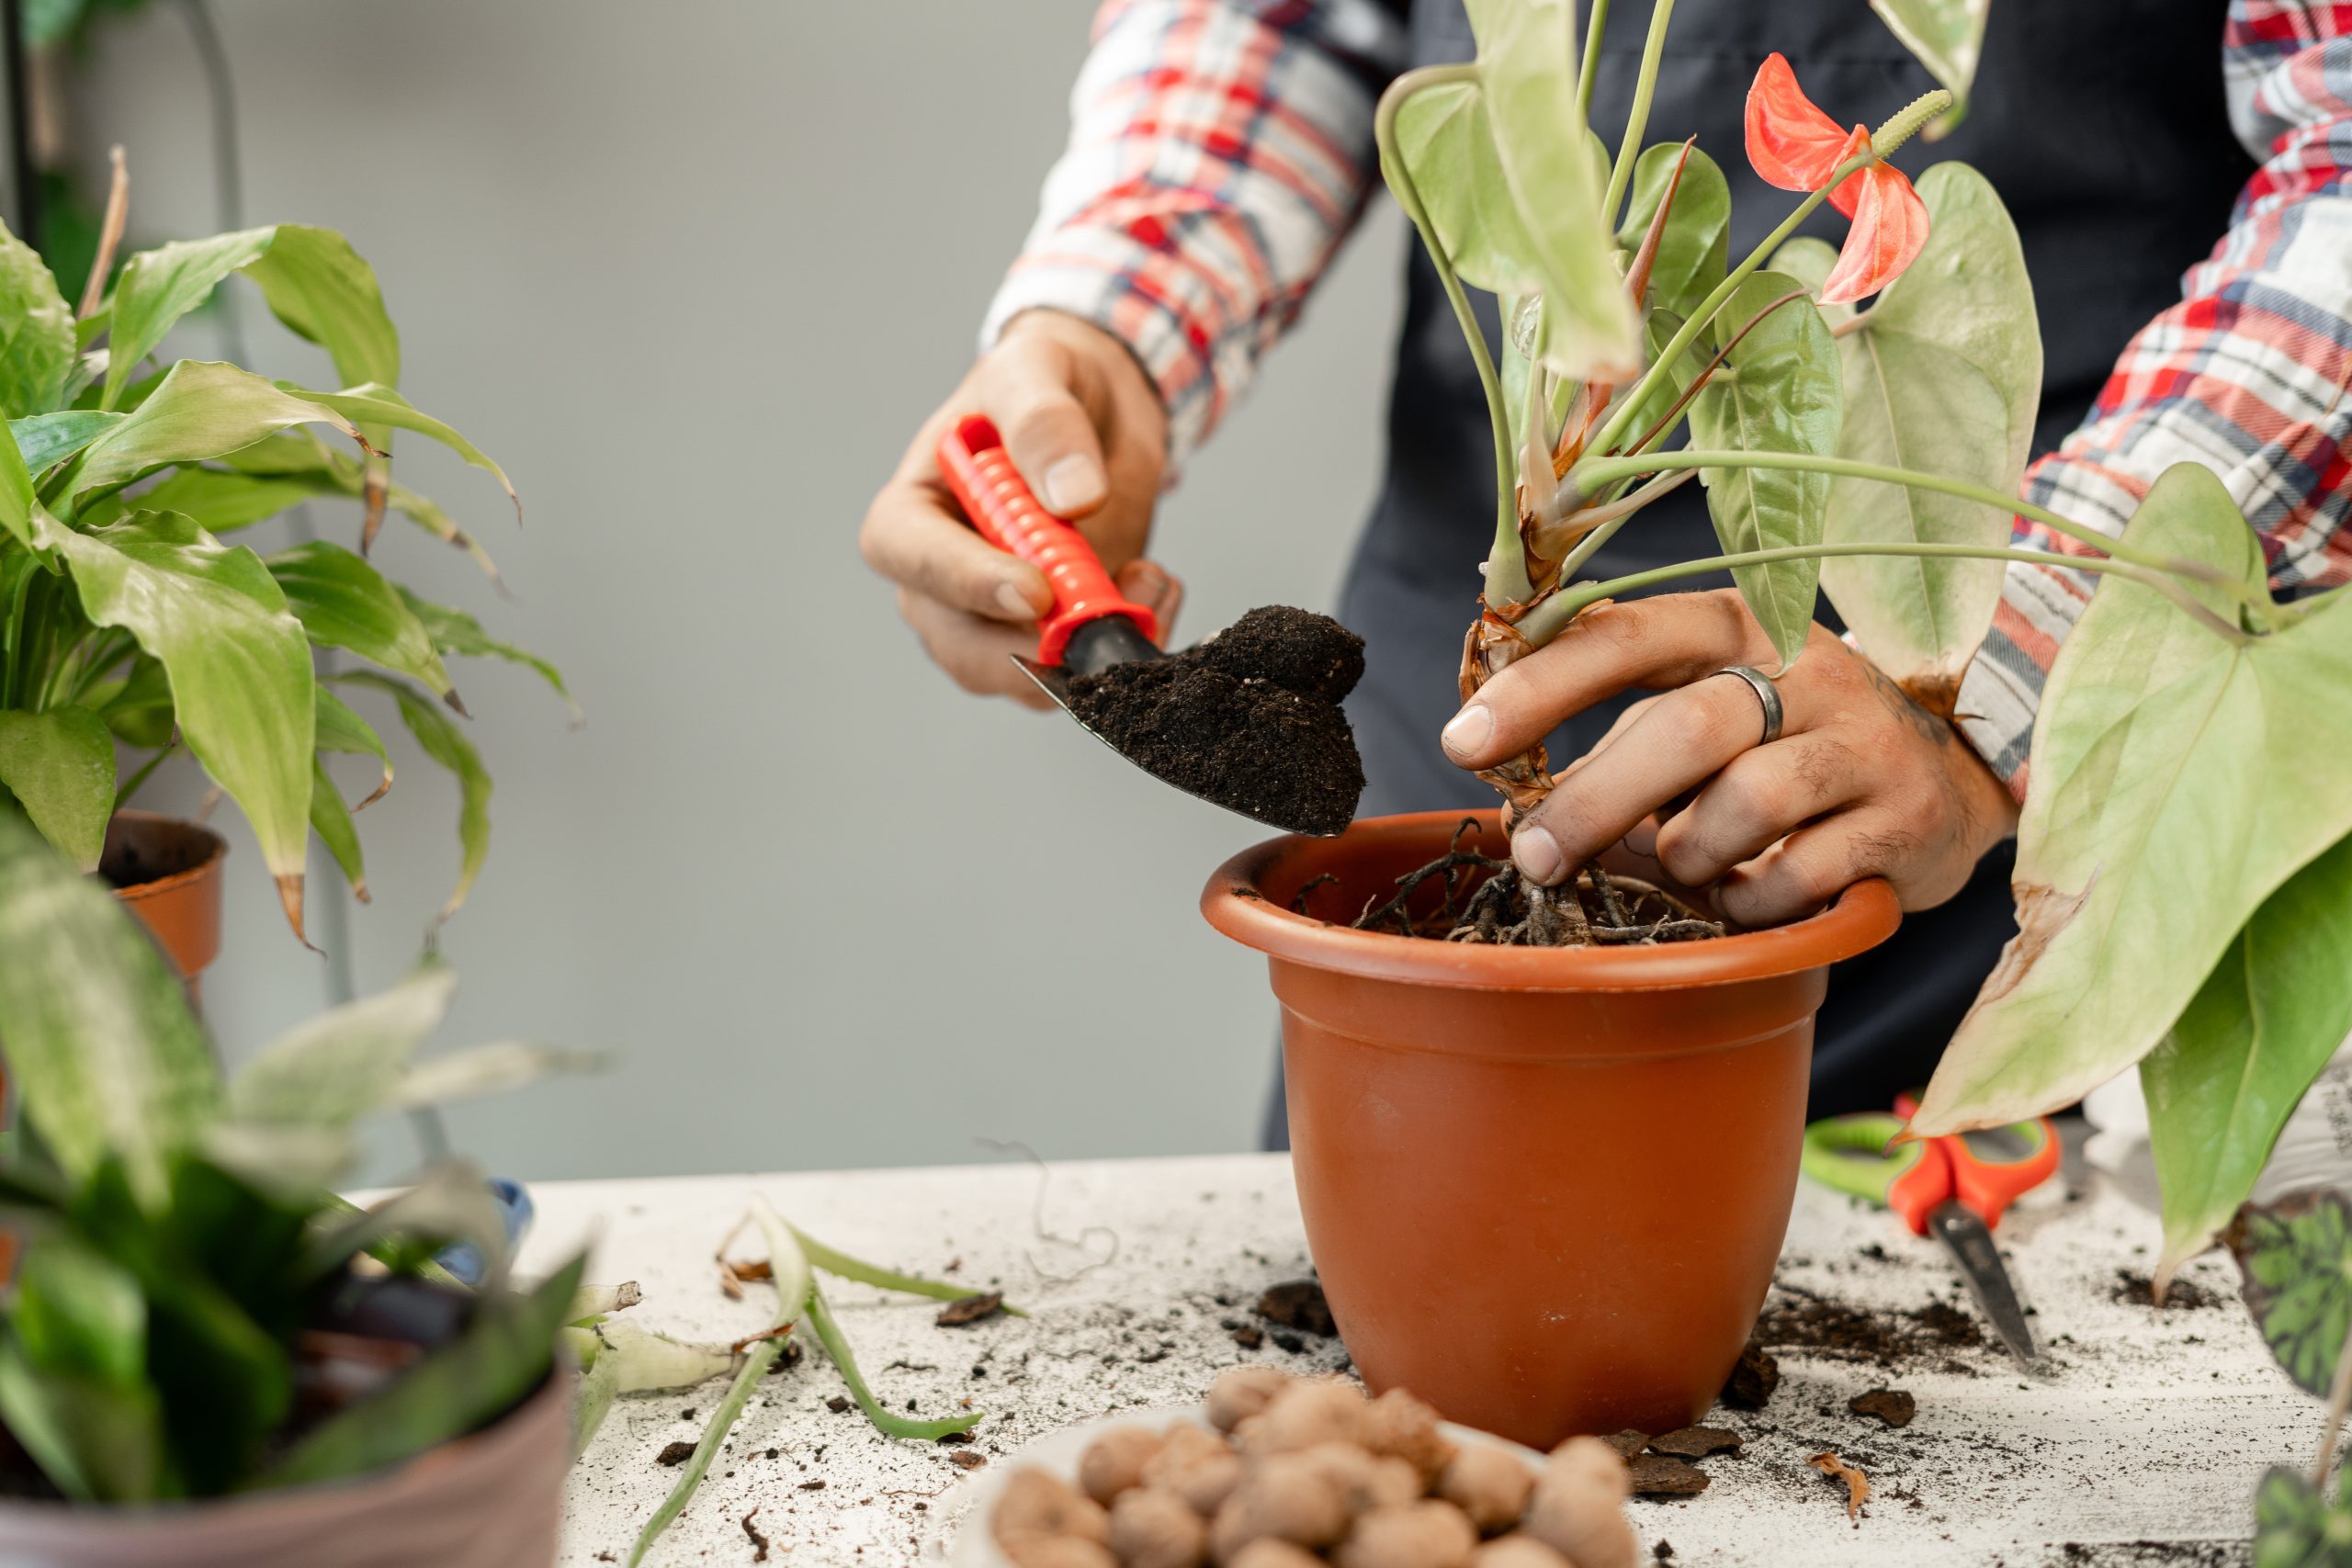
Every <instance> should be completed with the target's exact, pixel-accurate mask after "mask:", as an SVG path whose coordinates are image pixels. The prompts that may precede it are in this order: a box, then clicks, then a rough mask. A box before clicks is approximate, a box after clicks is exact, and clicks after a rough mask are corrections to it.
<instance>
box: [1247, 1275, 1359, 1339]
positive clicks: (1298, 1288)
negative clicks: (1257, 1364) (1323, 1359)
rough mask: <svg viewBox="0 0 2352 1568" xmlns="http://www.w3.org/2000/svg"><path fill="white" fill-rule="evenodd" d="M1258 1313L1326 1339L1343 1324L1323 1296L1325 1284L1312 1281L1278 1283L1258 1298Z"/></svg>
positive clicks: (1284, 1325) (1335, 1332)
mask: <svg viewBox="0 0 2352 1568" xmlns="http://www.w3.org/2000/svg"><path fill="white" fill-rule="evenodd" d="M1258 1315H1259V1316H1260V1317H1262V1318H1264V1319H1265V1320H1266V1321H1267V1322H1269V1323H1278V1324H1280V1325H1283V1327H1284V1328H1295V1329H1298V1330H1299V1331H1300V1332H1302V1333H1306V1334H1314V1335H1318V1336H1320V1337H1323V1338H1325V1339H1329V1338H1330V1337H1332V1336H1333V1335H1335V1334H1337V1333H1339V1332H1340V1325H1338V1324H1336V1323H1334V1322H1333V1321H1332V1320H1331V1303H1329V1302H1327V1301H1325V1300H1324V1299H1323V1287H1322V1286H1321V1285H1319V1284H1317V1283H1316V1282H1315V1281H1314V1280H1290V1281H1289V1282H1287V1283H1285V1284H1280V1285H1276V1286H1274V1287H1273V1288H1272V1290H1270V1291H1268V1292H1266V1293H1265V1294H1264V1295H1261V1296H1260V1297H1259V1298H1258Z"/></svg>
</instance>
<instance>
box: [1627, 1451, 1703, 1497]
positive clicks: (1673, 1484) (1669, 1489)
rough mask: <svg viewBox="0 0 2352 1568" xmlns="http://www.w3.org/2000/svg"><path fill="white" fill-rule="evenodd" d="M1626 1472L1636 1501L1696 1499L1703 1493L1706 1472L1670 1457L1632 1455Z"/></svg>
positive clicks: (1667, 1455)
mask: <svg viewBox="0 0 2352 1568" xmlns="http://www.w3.org/2000/svg"><path fill="white" fill-rule="evenodd" d="M1627 1468H1628V1469H1629V1470H1631V1471H1632V1472H1633V1475H1634V1495H1635V1496H1636V1497H1696V1496H1697V1495H1699V1494H1700V1493H1702V1492H1704V1491H1705V1490H1706V1489H1707V1472H1705V1471H1703V1470H1701V1469H1700V1468H1699V1467H1698V1466H1697V1465H1695V1464H1688V1463H1685V1462H1684V1461H1681V1460H1679V1459H1676V1458H1674V1457H1673V1456H1672V1455H1670V1454H1636V1455H1635V1456H1634V1459H1633V1460H1632V1461H1631V1462H1630V1463H1629V1464H1628V1465H1627Z"/></svg>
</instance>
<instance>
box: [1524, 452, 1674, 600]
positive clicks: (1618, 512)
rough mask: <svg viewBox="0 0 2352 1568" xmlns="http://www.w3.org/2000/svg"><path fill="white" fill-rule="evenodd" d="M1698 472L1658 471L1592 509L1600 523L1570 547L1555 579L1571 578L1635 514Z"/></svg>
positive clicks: (1567, 579) (1565, 579) (1598, 552)
mask: <svg viewBox="0 0 2352 1568" xmlns="http://www.w3.org/2000/svg"><path fill="white" fill-rule="evenodd" d="M1698 471H1699V470H1698V469H1696V468H1685V469H1683V470H1682V471H1681V472H1680V473H1677V474H1661V475H1659V476H1658V477H1657V479H1652V480H1651V481H1650V482H1649V483H1647V484H1645V485H1644V486H1643V487H1642V488H1641V489H1639V490H1637V491H1634V493H1633V494H1631V495H1628V496H1623V497H1622V498H1620V499H1618V500H1616V501H1612V502H1610V503H1609V504H1608V505H1606V506H1602V507H1597V508H1595V510H1596V511H1598V512H1600V513H1602V514H1603V515H1602V517H1601V520H1600V525H1599V526H1597V527H1596V528H1594V529H1593V531H1592V532H1591V533H1589V534H1587V535H1586V536H1584V537H1583V538H1581V539H1578V540H1577V547H1576V548H1574V549H1572V550H1570V551H1569V552H1568V553H1567V557H1566V558H1565V559H1564V560H1562V561H1561V562H1560V570H1559V571H1558V573H1557V574H1556V576H1555V581H1560V582H1566V581H1571V580H1572V578H1573V576H1574V574H1575V572H1576V570H1577V568H1578V567H1580V566H1582V565H1584V563H1585V562H1587V561H1589V560H1590V559H1591V558H1593V557H1594V556H1596V555H1598V554H1600V550H1601V547H1603V546H1605V545H1607V544H1608V543H1609V541H1610V540H1611V539H1613V538H1615V537H1616V536H1617V530H1618V529H1620V528H1623V526H1624V525H1626V524H1628V523H1630V522H1632V521H1633V520H1634V514H1635V513H1638V512H1640V511H1641V509H1642V508H1643V507H1645V506H1647V505H1648V504H1649V503H1650V502H1653V501H1656V500H1657V498H1658V497H1660V496H1662V495H1664V494H1665V493H1666V492H1667V491H1670V490H1672V489H1674V488H1675V487H1676V486H1677V485H1679V484H1681V483H1683V482H1684V481H1685V480H1687V479H1690V478H1691V476H1692V475H1694V474H1696V473H1697V472H1698Z"/></svg>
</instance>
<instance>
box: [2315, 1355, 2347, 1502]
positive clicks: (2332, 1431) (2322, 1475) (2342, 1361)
mask: <svg viewBox="0 0 2352 1568" xmlns="http://www.w3.org/2000/svg"><path fill="white" fill-rule="evenodd" d="M2346 1412H2352V1334H2347V1335H2346V1336H2345V1339H2344V1348H2343V1349H2341V1350H2339V1351H2337V1352H2336V1355H2335V1382H2333V1383H2331V1384H2330V1385H2329V1387H2328V1391H2327V1427H2326V1428H2325V1429H2324V1431H2322V1432H2321V1434H2320V1439H2319V1458H2317V1459H2315V1460H2313V1461H2312V1485H2313V1486H2324V1485H2325V1484H2326V1483H2327V1465H2328V1461H2330V1460H2332V1459H2334V1458H2335V1437H2336V1434H2337V1433H2339V1432H2341V1431H2343V1430H2344V1417H2345V1415H2346Z"/></svg>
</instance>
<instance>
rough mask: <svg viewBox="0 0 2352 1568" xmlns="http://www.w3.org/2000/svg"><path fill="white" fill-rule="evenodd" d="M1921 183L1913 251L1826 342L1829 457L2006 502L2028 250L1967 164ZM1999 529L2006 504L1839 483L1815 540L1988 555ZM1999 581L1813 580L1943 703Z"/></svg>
mask: <svg viewBox="0 0 2352 1568" xmlns="http://www.w3.org/2000/svg"><path fill="white" fill-rule="evenodd" d="M1918 189H1919V195H1920V197H1921V199H1922V200H1923V201H1925V202H1926V203H1927V206H1928V217H1929V220H1930V227H1929V229H1928V243H1927V246H1926V248H1925V249H1923V250H1922V251H1921V252H1920V253H1919V257H1918V259H1917V261H1915V262H1913V263H1912V264H1911V265H1910V267H1909V268H1908V269H1906V270H1905V273H1904V275H1903V276H1901V277H1899V278H1897V279H1895V281H1894V283H1892V284H1890V285H1889V286H1888V287H1887V288H1886V289H1885V290H1884V291H1883V293H1881V294H1880V296H1879V299H1878V302H1877V303H1876V304H1875V305H1873V306H1872V307H1871V309H1870V310H1867V311H1864V312H1863V313H1862V318H1861V321H1860V323H1859V324H1858V325H1857V326H1856V328H1855V329H1854V330H1853V331H1852V332H1850V333H1848V334H1847V335H1846V336H1845V337H1843V338H1841V339H1839V340H1838V355H1839V358H1840V359H1841V360H1842V362H1843V364H1844V367H1845V378H1846V422H1845V427H1844V434H1842V435H1841V436H1840V437H1839V440H1838V456H1839V457H1849V458H1853V459H1855V460H1858V461H1861V462H1871V463H1881V464H1886V465H1889V466H1891V467H1896V468H1912V469H1917V470H1922V471H1925V472H1928V473H1934V474H1941V475H1944V476H1947V477H1949V478H1952V479H1967V480H1970V481H1972V482H1973V483H1975V484H1979V485H1982V486H1984V487H1985V488H1986V489H1988V490H1992V491H1998V492H1999V493H2001V494H2003V495H2014V494H2015V493H2016V492H2017V490H2018V483H2019V481H2020V480H2021V479H2023V477H2024V474H2025V465H2026V458H2027V457H2028V455H2029V453H2030V448H2031V446H2032V443H2033V424H2034V418H2035V415H2036V414H2037V412H2039V411H2040V408H2041V332H2040V328H2039V325H2038V323H2037V322H2036V320H2035V317H2034V310H2033V285H2032V283H2031V281H2030V279H2029V278H2028V277H2027V276H2026V268H2025V253H2024V251H2023V250H2022V248H2021V247H2020V246H2019V244H2018V233H2017V229H2016V226H2015V225H2014V224H2012V223H2011V222H2010V221H2009V215H2008V213H2007V210H2006V209H2004V208H2003V207H2002V206H2001V200H2000V197H1998V196H1996V194H1995V193H1994V190H1993V187H1992V186H1991V184H1990V183H1989V182H1987V181H1986V180H1985V176H1984V175H1980V174H1978V173H1977V172H1976V171H1975V170H1974V169H1973V168H1970V167H1969V166H1968V165H1967V164H1937V165H1936V166H1935V167H1934V168H1932V169H1929V170H1928V172H1927V173H1926V174H1925V175H1921V176H1920V179H1919V183H1918ZM1795 243H1796V242H1792V247H1793V245H1794V244H1795ZM1811 243H1815V244H1817V243H1818V242H1811ZM1822 248H1823V249H1824V250H1826V246H1825V247H1822ZM1784 254H1785V253H1784ZM2010 524H2011V513H2009V512H2008V511H2007V509H2006V508H1996V507H1991V506H1984V505H1980V504H1978V503H1976V502H1970V501H1963V500H1961V499H1960V498H1958V497H1955V496H1948V495H1941V494H1937V493H1934V492H1932V491H1916V490H1911V489H1909V488H1907V487H1905V486H1901V485H1887V484H1881V483H1878V482H1876V481H1874V480H1870V479H1852V478H1840V479H1838V480H1837V481H1836V482H1834V483H1833V484H1832V485H1831V487H1830V492H1829V522H1828V527H1827V533H1826V536H1827V538H1828V539H1829V540H1830V541H1831V542H1832V543H1836V544H1888V543H1895V544H1947V545H1974V546H1979V547H1996V546H1999V545H2004V544H2007V542H2008V537H2009V531H2010ZM2002 572H2003V565H2002V563H2001V562H2000V561H1997V560H1973V559H1959V558H1947V559H1928V558H1922V557H1917V556H1913V557H1907V558H1905V557H1891V556H1843V557H1838V558H1833V559H1829V560H1826V561H1824V562H1823V563H1822V566H1821V586H1822V589H1823V591H1824V592H1826V593H1827V594H1828V595H1829V598H1830V602H1831V603H1832V604H1835V605H1837V607H1838V615H1840V616H1842V617H1843V618H1844V619H1845V622H1846V624H1847V626H1849V628H1850V629H1851V630H1852V631H1853V633H1854V635H1855V637H1856V638H1857V640H1859V641H1860V644H1861V646H1862V650H1863V651H1864V652H1865V653H1867V654H1869V655H1870V656H1871V660H1873V661H1874V662H1876V663H1877V664H1878V666H1879V667H1880V668H1881V669H1883V670H1884V671H1886V672H1887V673H1888V674H1890V675H1893V676H1894V678H1895V679H1896V680H1897V681H1899V682H1902V684H1903V685H1904V686H1905V688H1906V689H1907V690H1909V691H1911V692H1912V693H1913V694H1916V695H1919V696H1921V697H1922V698H1923V699H1928V700H1930V705H1933V706H1937V707H1939V709H1941V708H1948V707H1949V706H1950V705H1951V699H1952V698H1953V697H1954V696H1956V695H1957V694H1958V692H1959V690H1960V681H1961V677H1962V674H1963V673H1964V672H1965V671H1966V670H1967V668H1968V663H1969V660H1971V659H1973V657H1974V656H1975V652H1976V648H1977V645H1978V644H1979V643H1980V642H1982V641H1983V640H1984V637H1985V630H1986V628H1987V627H1989V626H1991V625H1992V622H1993V609H1994V606H1995V605H1996V604H1998V603H1999V601H2000V596H2001V581H2002Z"/></svg>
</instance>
